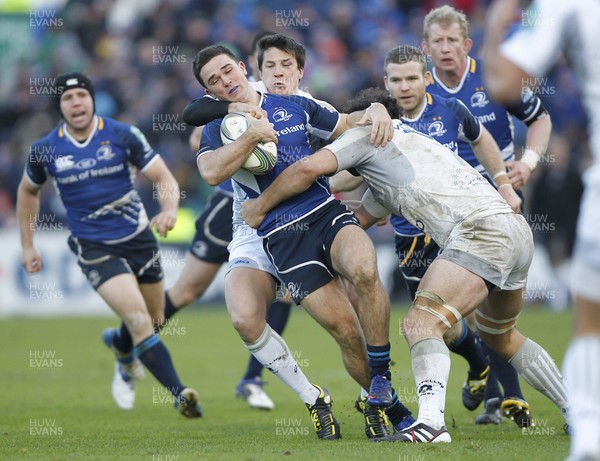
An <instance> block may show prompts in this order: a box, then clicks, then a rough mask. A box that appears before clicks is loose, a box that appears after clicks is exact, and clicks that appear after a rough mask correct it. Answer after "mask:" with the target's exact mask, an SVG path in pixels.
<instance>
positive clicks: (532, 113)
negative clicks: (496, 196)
mask: <svg viewBox="0 0 600 461" xmlns="http://www.w3.org/2000/svg"><path fill="white" fill-rule="evenodd" d="M472 45H473V42H472V40H471V39H470V38H469V24H468V21H467V18H466V16H465V15H464V14H463V13H461V12H459V11H457V10H455V9H454V8H452V7H450V6H448V5H445V6H441V7H439V8H435V9H433V10H431V11H430V12H429V13H428V14H427V15H426V16H425V19H424V23H423V44H422V47H423V50H424V51H425V53H426V54H428V55H430V56H431V60H432V63H433V69H432V84H431V85H429V86H428V87H427V91H428V92H429V93H431V94H437V95H440V96H442V97H445V98H449V97H454V98H457V99H459V100H461V101H462V102H463V103H464V104H465V105H466V106H467V107H468V108H469V110H470V111H471V112H472V113H473V115H475V116H476V117H477V118H478V119H479V121H481V122H482V123H483V125H484V126H485V127H486V128H487V129H488V131H489V132H490V133H491V135H492V137H493V138H494V139H495V140H496V143H497V144H498V147H499V148H500V151H501V153H502V157H503V159H504V161H505V163H506V166H507V168H508V177H509V179H510V181H511V183H512V185H513V187H514V188H515V189H520V188H521V187H523V185H525V184H526V182H527V180H528V179H529V176H530V175H531V172H532V171H533V170H534V169H535V167H536V165H537V163H538V161H539V159H540V158H541V157H542V156H543V155H544V153H545V152H546V148H547V147H548V142H549V139H550V131H551V129H552V123H551V120H550V116H549V115H548V113H547V111H546V109H545V108H544V106H543V104H542V102H541V101H540V99H539V98H538V97H537V96H536V95H535V94H533V93H532V92H531V91H530V90H529V89H527V88H524V89H523V91H522V92H521V97H520V99H519V100H518V101H516V102H515V103H514V104H512V105H510V106H503V105H500V104H498V103H496V102H494V101H493V100H492V99H491V98H490V97H489V95H488V94H487V92H486V85H485V82H484V80H483V66H484V64H485V63H484V62H482V61H481V60H479V59H477V58H473V57H471V56H469V52H470V50H471V47H472ZM512 115H514V116H516V117H517V118H518V119H520V120H522V121H523V122H524V123H525V124H526V125H527V139H526V146H525V149H524V151H523V153H522V155H521V157H520V159H518V160H517V159H516V158H515V152H514V143H513V131H514V130H513V123H512ZM458 150H459V154H460V155H461V157H462V158H464V159H465V160H466V161H467V162H468V163H469V164H470V165H471V166H473V167H475V169H477V171H479V172H480V173H482V174H484V176H485V173H484V171H483V168H482V167H481V166H477V160H476V159H475V157H474V156H473V153H472V151H471V149H470V146H469V145H468V144H466V143H464V142H460V143H459V145H458ZM491 179H494V180H497V179H498V178H491ZM483 348H484V352H485V353H486V355H488V356H489V358H490V364H491V368H492V373H491V374H490V376H489V378H488V383H487V389H486V396H485V401H486V409H485V411H484V414H482V415H481V416H480V418H482V419H481V421H482V422H491V423H497V422H499V421H501V418H499V417H498V413H499V411H498V410H499V407H501V410H502V412H503V413H504V415H506V416H507V417H509V418H510V419H512V420H513V421H515V422H516V423H517V424H518V425H519V426H521V427H523V426H527V425H529V424H530V422H531V420H532V417H531V414H530V410H529V404H528V403H527V402H526V401H525V398H524V397H523V392H522V390H521V387H520V385H519V380H518V376H517V373H516V372H515V370H514V369H513V367H511V366H509V365H508V364H507V362H506V360H503V359H502V358H501V357H498V355H497V354H495V353H494V351H493V350H491V349H490V348H489V347H487V346H486V345H485V344H483ZM496 376H497V377H498V379H499V380H500V382H501V383H502V387H503V390H504V393H502V391H500V388H499V386H498V385H497V380H496V379H495V377H496ZM474 382H476V381H474Z"/></svg>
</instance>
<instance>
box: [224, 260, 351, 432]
mask: <svg viewBox="0 0 600 461" xmlns="http://www.w3.org/2000/svg"><path fill="white" fill-rule="evenodd" d="M274 296H275V282H274V279H273V277H272V276H271V275H270V274H269V273H267V272H265V271H263V270H260V269H255V268H248V267H233V268H231V270H230V271H229V272H228V274H227V276H226V278H225V299H226V302H227V309H228V311H229V315H230V317H231V321H232V323H233V326H234V328H235V329H236V330H237V332H238V334H239V335H240V337H241V338H242V341H243V342H244V347H246V349H248V350H249V351H250V352H251V353H252V355H254V357H256V359H257V360H258V361H259V362H260V363H262V364H263V365H264V366H265V367H266V368H268V369H269V370H270V371H271V372H273V373H274V374H275V375H276V376H277V377H278V378H279V379H281V380H282V381H283V382H284V383H285V384H287V385H288V386H289V387H290V388H291V389H292V390H293V391H294V392H295V393H296V394H298V396H299V397H300V399H302V401H303V402H304V403H305V404H306V407H307V408H308V411H309V412H310V414H311V418H312V419H313V422H314V423H315V430H316V432H317V436H318V437H319V438H321V439H328V440H329V439H337V438H340V436H341V434H340V427H339V424H338V422H337V421H336V419H335V418H334V417H333V413H332V412H331V396H330V395H329V392H328V391H327V390H326V389H324V388H321V387H319V386H316V385H313V384H311V383H310V382H309V381H308V379H307V378H306V376H305V375H304V373H303V372H302V370H301V369H300V367H299V366H298V364H297V362H296V360H295V359H294V358H293V356H292V353H291V351H290V349H289V347H288V345H287V344H286V342H285V341H284V340H283V338H282V337H281V336H279V335H278V334H277V333H276V332H275V331H273V329H272V328H271V327H270V326H269V325H268V324H267V323H266V321H265V318H266V309H267V306H268V305H269V304H270V303H271V301H272V300H273V297H274Z"/></svg>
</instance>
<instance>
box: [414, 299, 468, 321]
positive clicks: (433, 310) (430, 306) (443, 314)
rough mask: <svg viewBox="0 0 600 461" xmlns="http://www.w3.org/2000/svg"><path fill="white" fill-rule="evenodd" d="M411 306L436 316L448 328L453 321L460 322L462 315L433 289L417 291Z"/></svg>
mask: <svg viewBox="0 0 600 461" xmlns="http://www.w3.org/2000/svg"><path fill="white" fill-rule="evenodd" d="M412 307H413V308H415V309H419V310H421V311H425V312H428V313H430V314H431V315H433V316H434V317H437V318H438V319H440V320H441V321H442V323H443V324H444V325H446V326H447V327H448V328H452V325H453V324H454V323H457V322H460V320H461V319H462V315H460V312H459V311H458V309H457V308H456V307H454V306H451V305H450V304H447V303H446V301H444V299H443V298H442V297H441V296H439V295H437V294H435V293H434V292H433V291H425V290H423V291H417V292H416V293H415V300H414V301H413V304H412ZM452 317H454V319H452Z"/></svg>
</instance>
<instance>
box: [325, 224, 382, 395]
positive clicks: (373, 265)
mask: <svg viewBox="0 0 600 461" xmlns="http://www.w3.org/2000/svg"><path fill="white" fill-rule="evenodd" d="M357 254H360V255H361V257H360V258H357V257H356V255H357ZM329 256H330V259H331V264H332V266H333V269H334V270H335V272H337V273H339V274H341V275H342V276H343V277H344V278H346V279H347V280H349V281H350V282H351V283H352V285H353V286H354V288H355V289H356V294H357V298H358V305H357V312H358V316H359V319H360V324H361V326H362V329H363V331H364V335H365V338H366V341H367V354H368V358H369V369H370V376H371V383H370V386H369V397H368V402H369V404H371V405H373V406H381V407H389V406H390V405H391V404H392V400H393V393H392V388H391V387H392V386H391V373H390V370H389V362H390V342H389V326H390V301H389V297H388V294H387V292H386V291H385V288H384V287H383V284H382V283H381V280H380V279H379V272H378V270H377V259H376V254H375V247H374V246H373V242H372V241H371V239H370V238H369V237H368V235H367V234H366V233H365V232H364V231H363V230H362V229H361V228H360V227H358V226H355V225H345V226H343V227H341V228H340V229H339V230H338V231H337V233H336V234H335V236H334V238H333V241H332V243H331V244H330V251H329ZM362 385H363V386H364V384H362Z"/></svg>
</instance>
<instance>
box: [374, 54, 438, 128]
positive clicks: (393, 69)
mask: <svg viewBox="0 0 600 461" xmlns="http://www.w3.org/2000/svg"><path fill="white" fill-rule="evenodd" d="M385 73H386V75H385V77H383V81H384V83H385V89H386V90H388V92H389V93H390V95H391V96H392V98H394V99H395V100H396V103H397V104H398V106H400V107H401V108H402V110H403V112H404V113H405V114H406V115H408V116H410V113H411V112H413V111H414V110H416V109H418V108H420V107H421V104H422V103H423V100H424V99H425V90H426V87H427V80H426V78H427V76H428V74H429V72H423V64H421V63H419V62H407V63H403V64H394V63H390V64H388V65H387V66H386V68H385Z"/></svg>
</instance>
